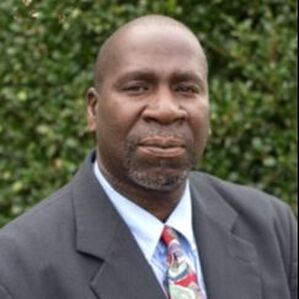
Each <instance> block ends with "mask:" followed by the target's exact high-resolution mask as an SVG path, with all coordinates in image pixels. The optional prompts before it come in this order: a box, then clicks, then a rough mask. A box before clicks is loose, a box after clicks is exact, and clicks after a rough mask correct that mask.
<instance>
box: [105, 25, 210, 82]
mask: <svg viewBox="0 0 299 299" xmlns="http://www.w3.org/2000/svg"><path fill="white" fill-rule="evenodd" d="M110 59H111V60H112V62H113V63H111V62H110V63H109V64H110V67H109V69H108V70H107V72H106V74H105V77H107V78H106V79H109V78H110V79H111V78H113V77H115V76H121V75H122V74H126V73H127V72H132V71H140V70H147V71H152V72H153V73H157V74H160V75H165V76H166V75H169V74H172V73H196V75H197V76H198V77H202V79H203V80H204V79H205V77H206V73H207V67H206V62H205V56H204V53H203V50H202V49H201V47H200V45H199V43H198V41H197V40H196V38H195V37H194V36H193V35H192V34H191V33H190V32H188V31H187V30H186V29H182V28H176V27H168V28H161V27H158V26H151V27H146V26H139V27H137V28H133V29H130V30H128V31H126V32H124V33H122V34H121V35H120V36H119V37H118V38H117V40H116V41H115V42H114V44H113V47H112V49H110Z"/></svg>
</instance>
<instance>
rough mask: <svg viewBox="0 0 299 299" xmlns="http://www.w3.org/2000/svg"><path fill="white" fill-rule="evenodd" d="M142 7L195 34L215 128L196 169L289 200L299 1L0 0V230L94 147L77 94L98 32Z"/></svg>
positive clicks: (292, 198)
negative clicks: (203, 56) (206, 69)
mask: <svg viewBox="0 0 299 299" xmlns="http://www.w3.org/2000/svg"><path fill="white" fill-rule="evenodd" d="M149 13H159V14H166V15H170V16H173V17H175V18H177V19H179V20H181V21H183V22H184V23H186V24H187V25H188V26H189V27H191V28H192V30H193V31H194V32H195V33H196V34H197V35H198V37H199V38H200V39H201V40H202V43H203V45H204V48H205V49H206V51H207V54H208V58H209V64H210V97H211V103H212V125H213V131H212V135H211V139H210V144H209V146H208V149H207V151H206V155H205V159H204V161H203V163H202V165H201V166H200V168H201V169H203V170H205V171H208V172H210V173H213V174H215V175H217V176H220V177H222V178H225V179H228V180H231V181H236V182H241V183H245V184H250V185H253V186H257V187H258V188H261V189H263V190H265V191H268V192H270V193H272V194H275V195H276V196H278V197H280V198H282V199H283V200H285V201H286V202H288V203H289V204H290V205H291V206H292V207H293V208H295V204H296V179H295V177H296V163H297V161H296V154H295V153H296V69H295V65H296V50H297V48H296V2H295V1H293V0H268V1H267V0H264V1H263V0H261V1H247V0H246V1H245V0H238V1H234V0H232V1H225V0H210V1H176V0H169V1H150V0H140V1H117V0H115V1H104V0H103V1H93V0H79V1H71V0H64V1H59V0H57V1H55V0H48V1H37V0H32V1H29V0H23V1H21V0H2V1H1V2H0V15H1V18H0V45H1V46H0V55H1V60H0V78H1V79H0V80H1V81H0V82H1V88H0V100H1V109H0V120H1V122H0V136H1V143H0V155H1V159H0V226H2V225H4V224H5V223H7V222H8V221H9V220H11V219H12V218H14V217H16V216H17V215H19V214H20V213H22V212H24V210H26V209H28V208H29V207H31V206H32V205H33V204H35V203H36V202H38V201H39V200H41V199H42V198H44V197H45V196H47V195H49V194H50V193H52V192H53V191H54V190H55V189H57V188H58V187H59V186H62V185H63V184H64V183H65V182H67V181H68V180H69V179H70V178H71V177H72V175H73V173H74V171H75V170H76V168H77V167H78V165H79V164H80V163H81V161H82V160H83V159H84V157H85V155H86V154H87V153H88V152H89V151H90V149H91V148H92V147H93V141H92V138H91V137H90V136H89V134H88V133H87V129H86V120H85V100H84V93H85V91H86V88H87V87H88V86H89V85H90V84H91V82H92V76H91V74H92V67H93V63H94V60H95V57H96V53H97V50H98V48H99V46H100V45H101V43H102V42H103V40H104V39H105V38H106V37H107V36H108V35H109V34H110V33H111V32H112V31H113V30H114V29H115V28H116V27H118V26H119V25H121V24H123V23H124V22H126V21H128V20H130V19H132V18H135V17H137V16H141V15H144V14H149Z"/></svg>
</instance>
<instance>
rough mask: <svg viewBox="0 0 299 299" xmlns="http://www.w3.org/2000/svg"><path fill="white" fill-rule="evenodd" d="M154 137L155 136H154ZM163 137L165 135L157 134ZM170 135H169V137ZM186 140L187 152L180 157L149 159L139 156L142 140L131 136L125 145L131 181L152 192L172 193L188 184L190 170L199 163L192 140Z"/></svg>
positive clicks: (126, 163)
mask: <svg viewBox="0 0 299 299" xmlns="http://www.w3.org/2000/svg"><path fill="white" fill-rule="evenodd" d="M152 135H154V134H152ZM155 135H159V136H163V135H165V133H164V134H155ZM169 136H170V135H169V134H167V137H169ZM171 137H175V138H180V139H181V140H184V145H185V151H184V155H182V156H180V157H171V158H169V157H167V158H165V157H147V158H146V159H145V157H144V156H140V155H138V143H139V140H140V138H135V137H134V136H129V137H128V139H127V140H126V143H125V168H126V171H127V174H128V177H129V179H130V180H131V181H133V182H134V183H135V184H137V185H138V186H140V187H143V188H145V189H149V190H152V191H165V192H167V191H172V190H174V189H176V188H177V187H179V186H181V185H182V184H184V183H185V182H186V179H187V177H188V174H189V172H190V170H191V169H192V168H193V166H194V165H195V163H196V161H197V158H198V157H197V155H196V151H195V150H194V148H193V143H192V142H191V141H190V140H185V139H186V138H183V137H182V136H178V135H177V134H176V135H175V134H171Z"/></svg>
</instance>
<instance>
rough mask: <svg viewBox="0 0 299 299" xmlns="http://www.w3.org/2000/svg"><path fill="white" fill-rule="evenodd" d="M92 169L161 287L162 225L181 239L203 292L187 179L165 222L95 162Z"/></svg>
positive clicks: (163, 273)
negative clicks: (115, 184)
mask: <svg viewBox="0 0 299 299" xmlns="http://www.w3.org/2000/svg"><path fill="white" fill-rule="evenodd" d="M94 173H95V176H96V178H97V179H98V181H99V182H100V184H101V185H102V187H103V188H104V191H105V192H106V194H107V195H108V198H109V199H110V200H111V202H112V204H113V205H114V207H115V208H116V210H117V211H118V213H119V214H120V215H121V217H122V218H123V219H124V221H125V222H126V224H127V225H128V227H129V228H130V230H131V232H132V234H133V236H134V238H135V240H136V241H137V243H138V245H139V247H140V249H141V251H142V252H143V254H144V256H145V258H146V260H147V261H148V263H149V264H150V266H151V267H152V269H153V272H154V274H155V275H156V277H157V279H158V281H159V283H160V285H161V287H162V288H163V289H164V283H163V282H164V281H165V278H166V271H167V252H166V246H165V245H164V244H163V243H162V242H161V241H160V238H161V234H162V231H163V228H164V226H165V225H167V226H169V227H172V228H173V229H175V230H176V231H177V232H179V237H180V242H181V244H182V247H183V250H184V252H185V254H186V256H187V259H188V261H189V263H190V265H191V267H192V268H193V270H194V271H195V272H196V273H197V277H198V280H199V283H200V286H201V288H202V289H203V292H204V293H205V294H206V291H205V285H204V279H203V273H202V269H201V264H200V259H199V254H198V250H197V246H196V242H195V238H194V233H193V228H192V204H191V195H190V188H189V182H187V184H186V188H185V190H184V193H183V196H182V198H181V200H180V202H179V203H178V205H177V206H176V208H175V209H174V211H173V212H172V213H171V215H170V216H169V218H168V219H167V221H166V223H163V222H162V221H161V220H159V219H158V218H157V217H155V216H154V215H152V214H151V213H149V212H148V211H146V210H145V209H143V208H141V207H140V206H138V205H136V204H135V203H134V202H132V201H131V200H129V199H127V198H125V197H124V196H123V195H121V194H120V193H119V192H117V191H116V190H115V189H114V188H113V187H112V186H111V184H110V183H109V182H108V181H107V180H106V178H105V177H104V176H103V174H102V173H101V171H100V169H99V167H98V165H97V163H96V162H95V163H94Z"/></svg>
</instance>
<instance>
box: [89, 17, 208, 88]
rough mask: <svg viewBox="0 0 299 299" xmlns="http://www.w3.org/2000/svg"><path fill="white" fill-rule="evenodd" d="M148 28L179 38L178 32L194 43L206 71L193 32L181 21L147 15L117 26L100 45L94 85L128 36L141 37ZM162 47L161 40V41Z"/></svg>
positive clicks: (99, 80)
mask: <svg viewBox="0 0 299 299" xmlns="http://www.w3.org/2000/svg"><path fill="white" fill-rule="evenodd" d="M149 30H152V31H156V34H157V35H158V34H159V33H161V32H162V31H163V32H168V33H169V34H171V35H173V36H177V37H178V38H180V37H179V36H180V35H179V33H180V34H181V35H182V34H183V35H184V36H185V39H186V41H187V42H188V43H190V44H193V45H195V46H196V47H197V48H198V52H199V56H200V61H199V62H198V63H199V64H201V65H202V68H204V69H205V70H206V73H207V69H208V66H207V60H206V56H205V53H204V51H203V49H202V47H201V45H200V43H199V41H198V39H197V37H196V36H195V35H194V34H193V32H192V31H191V30H190V29H189V28H188V27H187V26H185V25H184V24H183V23H181V22H179V21H177V20H175V19H173V18H170V17H167V16H162V15H148V16H143V17H140V18H137V19H134V20H132V21H130V22H128V23H126V24H125V25H123V26H121V27H120V28H118V29H117V30H116V31H115V32H114V33H113V34H112V35H111V36H110V37H109V38H108V39H107V40H106V41H105V42H104V44H103V45H102V47H101V48H100V51H99V53H98V56H97V60H96V64H95V68H94V85H95V87H96V88H97V89H100V86H101V84H102V82H103V81H104V79H105V77H106V75H107V72H109V71H111V70H112V69H113V66H114V65H116V64H117V61H118V59H119V53H120V50H122V48H123V47H122V45H123V43H124V42H125V41H126V40H127V39H128V36H132V35H134V34H135V35H136V37H137V36H140V37H142V36H143V35H144V33H146V32H148V31H149ZM160 46H161V47H163V41H162V42H161V45H160Z"/></svg>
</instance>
